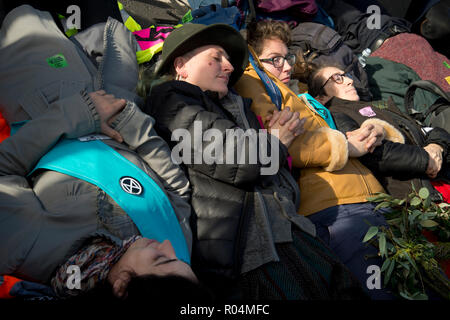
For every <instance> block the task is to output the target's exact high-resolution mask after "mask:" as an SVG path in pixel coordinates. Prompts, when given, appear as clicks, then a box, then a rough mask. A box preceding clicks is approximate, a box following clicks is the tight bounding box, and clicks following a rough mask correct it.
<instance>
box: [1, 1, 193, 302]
mask: <svg viewBox="0 0 450 320" xmlns="http://www.w3.org/2000/svg"><path fill="white" fill-rule="evenodd" d="M136 49H137V43H136V42H135V39H134V37H133V35H132V34H131V33H130V32H129V31H128V30H127V29H126V28H125V27H124V26H123V25H122V24H121V23H119V22H118V21H116V20H114V19H108V21H107V22H105V23H100V24H96V25H94V26H92V27H91V28H89V29H87V30H84V31H82V32H79V33H78V34H77V35H76V36H75V37H72V38H70V39H69V38H67V37H66V36H65V35H64V34H63V33H62V32H61V30H59V29H58V27H57V25H56V23H55V22H54V21H53V19H52V17H51V15H50V14H49V13H48V12H42V11H38V10H35V9H34V8H32V7H30V6H28V5H24V6H20V7H18V8H16V9H14V10H12V11H11V12H10V13H9V14H8V15H7V16H6V18H5V20H4V21H3V25H2V29H1V30H0V61H2V62H1V64H0V105H1V107H0V111H1V112H2V114H3V116H4V117H5V119H6V120H7V121H8V123H9V124H10V125H11V126H12V127H13V129H14V130H13V131H16V132H15V133H13V135H12V136H11V137H10V138H8V139H6V140H5V141H3V142H2V144H1V145H0V221H1V223H0V243H1V246H0V274H6V275H14V276H17V277H19V278H22V279H25V280H30V281H35V282H40V283H44V284H50V283H51V284H52V286H53V289H54V290H55V291H56V293H57V295H59V296H70V295H77V294H79V293H82V292H85V291H88V290H90V289H92V288H93V287H94V286H95V285H97V284H99V283H103V282H107V281H108V282H109V283H110V284H111V285H112V287H113V289H114V293H115V294H116V295H118V296H124V295H125V292H126V285H127V282H128V281H129V280H130V278H131V275H133V274H138V275H139V274H142V273H144V274H148V273H154V274H159V275H167V274H168V273H171V272H172V271H173V272H172V273H173V274H178V275H182V276H184V277H187V278H189V279H191V280H195V275H194V274H193V273H192V270H191V269H190V267H189V266H188V264H187V263H189V262H190V249H191V230H190V226H189V223H188V221H189V217H190V213H191V207H190V204H189V200H190V186H189V182H188V180H187V178H186V177H185V175H184V173H183V171H182V170H181V169H180V168H179V166H177V165H176V164H174V163H172V161H171V155H170V149H169V148H168V146H167V144H166V142H165V141H164V140H162V138H161V137H159V136H158V135H157V134H156V132H155V130H154V120H153V119H152V118H151V117H149V116H148V115H145V114H144V113H142V112H141V111H140V109H139V107H138V106H139V104H140V103H141V101H140V99H139V98H138V96H137V95H136V93H135V92H134V89H135V87H136V84H137V78H138V77H137V70H138V68H137V62H136ZM24 121H25V122H26V123H25V124H23V123H24ZM20 125H22V126H21V127H20ZM15 129H17V130H15ZM99 133H103V135H99ZM108 136H109V137H108ZM110 137H113V138H114V139H110ZM77 138H78V139H77ZM90 140H93V141H90ZM100 171H101V172H103V176H99V177H97V176H96V175H97V173H98V172H100ZM104 179H106V180H104ZM130 199H131V200H130ZM138 213H139V214H138ZM149 214H153V216H148V215H149ZM161 217H164V218H163V219H162V220H161V219H160V218H161ZM165 219H166V220H167V221H168V223H167V224H164V221H165ZM163 227H164V228H165V229H164V228H163ZM162 228H163V230H162ZM148 238H150V239H151V240H152V241H150V240H148ZM154 240H157V241H154ZM166 240H170V243H169V241H166ZM149 241H150V242H149ZM130 248H131V252H144V253H147V254H149V253H152V254H153V255H151V257H150V258H149V257H148V256H147V258H148V259H150V260H147V269H145V268H144V269H136V268H137V267H136V266H139V264H136V261H137V260H133V267H130V265H129V260H127V259H125V262H124V261H123V260H121V258H122V257H123V256H125V258H127V257H129V254H127V255H125V253H126V252H129V250H130ZM134 249H137V250H134ZM141 249H142V250H141ZM174 250H175V251H174ZM86 253H90V254H88V255H87V254H86ZM155 253H156V254H155ZM100 256H101V257H102V258H103V259H100V260H101V261H94V260H95V259H94V260H89V259H92V258H95V257H97V258H98V257H100ZM86 257H87V258H88V259H86ZM141 258H142V257H141ZM143 258H145V257H143ZM155 259H159V260H158V261H155ZM162 259H165V260H167V261H168V262H167V263H164V264H161V267H159V268H158V266H156V268H152V266H153V265H154V264H158V263H160V262H163V260H162ZM138 260H139V259H138ZM119 261H120V262H119ZM127 261H128V262H127ZM183 261H184V262H183ZM75 262H76V263H75ZM106 262H107V263H106ZM99 263H100V264H99ZM72 265H77V266H78V267H80V269H81V270H80V272H81V279H80V280H81V288H80V290H78V289H77V288H71V287H70V286H69V287H68V286H67V285H66V280H67V279H68V277H69V275H70V273H67V271H68V269H69V267H70V266H72ZM171 265H176V266H177V268H171ZM162 266H164V268H162ZM122 269H123V270H122ZM149 269H150V270H149ZM160 269H161V270H160ZM110 271H111V272H110Z"/></svg>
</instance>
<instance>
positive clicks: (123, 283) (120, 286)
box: [112, 272, 131, 298]
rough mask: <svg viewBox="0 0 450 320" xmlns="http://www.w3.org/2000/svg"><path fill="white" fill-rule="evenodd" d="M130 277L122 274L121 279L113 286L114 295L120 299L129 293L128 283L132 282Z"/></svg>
mask: <svg viewBox="0 0 450 320" xmlns="http://www.w3.org/2000/svg"><path fill="white" fill-rule="evenodd" d="M130 278H131V277H130V275H129V274H128V273H126V272H122V273H121V274H120V275H119V277H118V278H117V279H116V280H115V281H114V283H113V284H112V290H113V294H114V295H115V296H116V297H118V298H124V297H125V296H126V292H127V286H128V282H130Z"/></svg>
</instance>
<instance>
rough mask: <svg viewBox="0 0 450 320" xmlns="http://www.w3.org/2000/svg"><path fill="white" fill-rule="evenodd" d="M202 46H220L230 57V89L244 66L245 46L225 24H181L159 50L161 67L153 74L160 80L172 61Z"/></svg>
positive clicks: (246, 50) (246, 61)
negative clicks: (160, 51) (231, 69)
mask: <svg viewBox="0 0 450 320" xmlns="http://www.w3.org/2000/svg"><path fill="white" fill-rule="evenodd" d="M206 45H218V46H221V47H222V48H223V49H224V50H225V51H226V53H227V54H228V55H229V57H230V63H231V64H232V66H233V68H234V70H233V72H232V73H231V75H230V81H229V83H228V84H229V85H230V86H232V85H234V84H235V83H236V82H237V80H239V78H240V77H241V75H242V73H243V72H244V70H245V68H246V67H247V64H248V48H247V43H246V41H245V40H244V38H243V37H242V36H241V34H240V33H239V31H237V30H236V29H234V28H233V27H231V26H229V25H227V24H221V23H220V24H212V25H209V26H207V25H203V24H196V23H189V24H185V25H183V26H182V27H179V28H176V29H175V30H174V31H172V32H171V33H170V35H169V36H168V37H167V39H166V40H164V45H163V49H162V56H161V63H160V65H159V67H158V68H157V69H156V74H157V75H159V76H161V75H164V74H166V73H169V72H170V69H171V67H172V66H173V61H174V60H175V58H176V57H179V56H182V55H183V54H185V53H187V52H189V51H192V50H194V49H196V48H198V47H201V46H206Z"/></svg>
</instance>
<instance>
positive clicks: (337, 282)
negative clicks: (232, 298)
mask: <svg viewBox="0 0 450 320" xmlns="http://www.w3.org/2000/svg"><path fill="white" fill-rule="evenodd" d="M276 248H277V251H278V255H279V257H280V262H271V263H268V264H266V265H264V266H262V267H260V268H258V269H255V270H252V271H250V272H248V273H246V274H244V275H243V276H242V277H241V279H240V281H239V285H240V287H241V289H242V290H243V293H244V297H245V298H246V299H252V300H253V299H258V300H350V299H356V300H358V299H368V297H367V296H366V294H365V293H364V291H363V289H362V288H361V286H360V284H359V282H358V281H357V280H356V279H355V278H354V277H353V275H352V274H351V273H350V271H348V269H347V268H346V267H345V266H344V265H343V264H342V263H340V262H339V261H338V260H337V258H336V257H335V256H334V254H333V253H332V252H331V251H330V249H328V248H327V247H326V246H325V245H324V244H323V242H321V241H320V240H318V239H316V238H312V237H311V236H309V235H308V234H306V233H304V232H301V231H298V230H295V231H293V242H292V243H283V244H277V245H276Z"/></svg>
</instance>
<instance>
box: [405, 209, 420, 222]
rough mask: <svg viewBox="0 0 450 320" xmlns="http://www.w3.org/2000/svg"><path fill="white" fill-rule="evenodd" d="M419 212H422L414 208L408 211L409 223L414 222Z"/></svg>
mask: <svg viewBox="0 0 450 320" xmlns="http://www.w3.org/2000/svg"><path fill="white" fill-rule="evenodd" d="M421 214H422V212H421V211H420V210H414V211H413V212H412V213H409V216H408V220H409V224H414V220H415V219H416V218H417V217H418V216H420V215H421Z"/></svg>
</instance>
